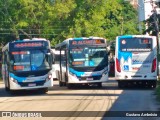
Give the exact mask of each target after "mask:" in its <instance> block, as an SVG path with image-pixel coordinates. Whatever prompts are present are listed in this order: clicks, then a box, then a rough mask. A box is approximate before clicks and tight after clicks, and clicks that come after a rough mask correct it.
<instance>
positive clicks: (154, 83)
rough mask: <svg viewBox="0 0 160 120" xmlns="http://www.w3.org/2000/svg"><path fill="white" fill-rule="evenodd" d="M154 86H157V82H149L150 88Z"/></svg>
mask: <svg viewBox="0 0 160 120" xmlns="http://www.w3.org/2000/svg"><path fill="white" fill-rule="evenodd" d="M156 86H157V82H156V81H152V82H151V88H153V89H154V88H156Z"/></svg>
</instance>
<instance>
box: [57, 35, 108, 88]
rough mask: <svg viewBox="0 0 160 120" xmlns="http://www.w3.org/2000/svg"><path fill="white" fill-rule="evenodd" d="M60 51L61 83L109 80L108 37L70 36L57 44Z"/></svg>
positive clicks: (96, 82) (100, 85)
mask: <svg viewBox="0 0 160 120" xmlns="http://www.w3.org/2000/svg"><path fill="white" fill-rule="evenodd" d="M55 49H56V50H57V51H59V52H60V58H59V69H57V71H56V72H57V73H56V74H57V75H58V80H59V85H60V86H64V85H67V87H68V88H72V87H73V86H74V85H75V84H96V85H97V86H98V87H102V82H106V81H107V80H108V72H109V64H108V52H107V43H106V39H104V38H100V37H89V38H87V37H82V38H69V39H66V40H64V41H63V42H62V43H60V44H57V45H56V46H55Z"/></svg>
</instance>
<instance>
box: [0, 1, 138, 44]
mask: <svg viewBox="0 0 160 120" xmlns="http://www.w3.org/2000/svg"><path fill="white" fill-rule="evenodd" d="M0 6H1V7H0V21H2V22H0V28H1V29H0V33H1V34H2V33H3V34H2V35H1V37H0V40H1V41H3V42H4V43H6V42H8V41H11V40H15V39H16V38H17V37H20V39H23V38H32V37H45V38H47V39H49V40H51V44H52V45H53V46H54V45H55V44H57V43H59V42H62V41H63V40H64V39H66V38H69V37H88V36H100V37H105V38H106V39H108V40H114V39H115V37H116V36H118V35H122V34H138V30H137V20H138V19H137V11H136V10H135V9H134V8H133V7H132V6H131V5H130V4H129V3H128V2H124V1H123V0H101V1H99V0H1V1H0Z"/></svg>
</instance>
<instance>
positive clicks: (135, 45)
mask: <svg viewBox="0 0 160 120" xmlns="http://www.w3.org/2000/svg"><path fill="white" fill-rule="evenodd" d="M115 77H116V79H117V80H118V86H119V87H124V86H127V85H128V84H132V83H133V84H140V85H143V86H149V87H152V88H155V87H156V83H157V42H156V37H155V36H148V35H124V36H117V38H116V49H115Z"/></svg>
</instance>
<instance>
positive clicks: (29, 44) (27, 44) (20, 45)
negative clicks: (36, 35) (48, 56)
mask: <svg viewBox="0 0 160 120" xmlns="http://www.w3.org/2000/svg"><path fill="white" fill-rule="evenodd" d="M42 46H43V43H42V42H23V43H15V44H14V47H15V48H23V47H42Z"/></svg>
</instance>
